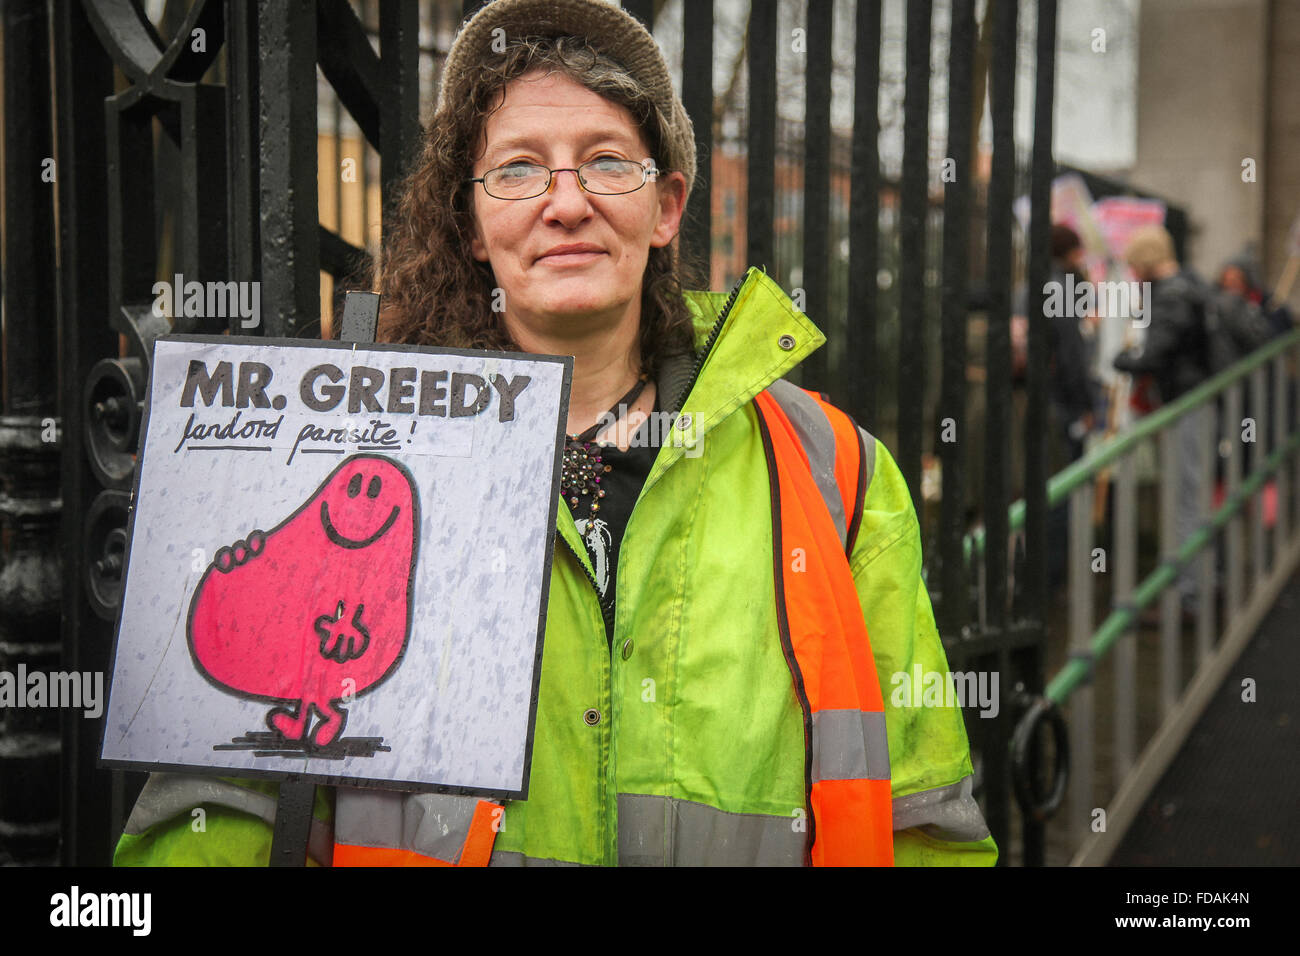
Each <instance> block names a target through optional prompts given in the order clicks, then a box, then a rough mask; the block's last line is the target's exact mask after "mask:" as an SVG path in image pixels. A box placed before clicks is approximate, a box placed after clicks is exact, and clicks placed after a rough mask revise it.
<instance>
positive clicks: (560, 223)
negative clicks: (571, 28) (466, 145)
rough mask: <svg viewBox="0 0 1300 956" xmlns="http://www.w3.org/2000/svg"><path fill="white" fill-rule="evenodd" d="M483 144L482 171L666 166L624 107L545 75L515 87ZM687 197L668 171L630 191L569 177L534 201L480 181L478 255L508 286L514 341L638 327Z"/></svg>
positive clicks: (478, 170) (477, 166)
mask: <svg viewBox="0 0 1300 956" xmlns="http://www.w3.org/2000/svg"><path fill="white" fill-rule="evenodd" d="M483 144H484V148H483V152H482V153H481V154H480V155H479V157H478V159H477V160H476V161H475V163H474V169H473V173H472V175H474V176H482V175H483V174H484V173H485V172H487V171H488V170H489V169H494V168H496V167H497V166H504V165H506V164H507V163H511V162H532V163H537V164H538V165H542V166H548V167H550V168H552V169H556V168H576V167H578V166H581V165H582V164H583V163H585V162H588V161H589V160H592V159H596V158H597V157H601V156H616V157H619V158H622V159H630V160H634V161H636V162H640V161H641V160H643V159H646V158H653V159H654V160H656V162H657V163H662V161H663V160H662V158H661V157H658V156H655V157H650V153H649V151H648V147H647V146H646V142H645V138H644V137H643V136H642V134H641V131H640V129H639V128H638V127H637V126H636V124H635V122H634V121H633V118H632V115H631V113H629V112H628V111H627V109H625V108H624V107H623V106H620V105H618V104H616V103H613V102H611V101H609V100H607V99H605V98H604V97H602V96H599V95H598V94H596V93H593V92H591V91H590V90H588V89H586V88H585V87H583V86H582V85H580V84H578V83H576V82H574V81H573V80H571V79H569V78H568V77H567V76H565V75H563V74H561V73H544V72H541V71H535V72H532V73H528V74H525V75H524V76H521V77H519V78H518V79H515V80H513V81H511V82H510V83H509V84H508V85H507V86H506V91H505V98H504V100H503V102H502V104H501V107H500V108H499V109H497V110H496V111H495V112H494V113H492V114H491V115H490V116H489V117H488V119H487V122H486V124H485V127H484V137H483ZM685 195H686V179H685V177H684V176H683V175H682V174H681V173H666V174H660V176H659V183H658V184H656V183H654V182H647V183H646V185H645V186H643V187H642V188H640V189H639V190H637V191H636V192H633V193H625V194H623V195H620V196H600V195H596V194H593V193H588V192H586V191H584V190H583V189H582V188H581V187H580V186H579V185H578V178H577V175H576V174H574V173H568V172H565V173H556V174H555V175H554V176H553V177H552V181H551V188H550V191H549V192H546V193H544V194H542V195H541V196H537V197H535V198H533V199H523V200H504V199H496V198H494V197H492V196H489V195H487V193H486V192H484V190H483V187H482V186H481V185H480V184H475V186H474V204H473V214H474V222H475V237H474V239H473V241H472V242H471V250H472V252H473V255H474V258H476V259H478V260H479V261H480V262H487V263H489V264H490V265H491V266H492V273H493V275H494V276H495V278H496V283H497V285H498V286H499V287H500V288H501V289H502V290H504V293H505V320H506V327H507V329H508V330H509V331H510V332H511V334H512V335H513V336H514V337H515V340H516V341H517V342H519V343H520V345H521V346H523V347H525V348H527V345H526V341H527V340H528V339H531V338H534V337H537V336H545V337H547V338H554V337H560V338H583V337H585V336H587V335H590V334H592V333H598V332H600V331H601V330H607V329H612V328H614V327H617V326H619V325H620V324H622V323H627V322H630V323H633V324H635V323H637V322H638V321H639V318H640V302H641V281H642V276H643V275H644V273H645V267H646V259H647V257H648V256H649V253H650V249H651V247H660V246H666V245H668V243H669V242H671V241H672V238H673V236H675V235H676V234H677V229H678V224H679V222H680V220H681V214H682V207H683V204H684V202H685ZM566 247H579V248H578V249H576V250H575V249H570V248H566ZM521 333H522V334H521Z"/></svg>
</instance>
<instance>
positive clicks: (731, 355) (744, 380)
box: [558, 267, 826, 574]
mask: <svg viewBox="0 0 1300 956" xmlns="http://www.w3.org/2000/svg"><path fill="white" fill-rule="evenodd" d="M684 294H685V297H686V304H687V306H688V307H689V308H690V310H691V315H692V317H693V318H694V321H695V343H696V354H680V355H673V356H667V357H665V358H664V359H663V361H662V362H661V363H660V368H659V372H658V374H657V375H656V376H655V387H656V389H657V390H658V393H659V395H661V396H664V398H663V402H664V403H665V405H667V404H675V403H676V401H677V399H678V396H680V395H681V394H682V392H683V391H684V390H685V389H686V387H687V386H688V385H689V386H690V390H689V391H688V392H687V393H686V398H685V400H684V401H683V402H682V407H681V408H680V409H677V408H672V409H665V410H666V411H671V412H672V413H674V414H676V413H678V412H680V413H681V417H682V418H685V416H687V415H689V416H690V418H689V419H688V420H687V421H688V422H689V423H688V424H686V426H685V428H684V429H681V434H682V439H681V440H680V441H679V443H677V444H674V443H673V442H672V441H671V440H670V441H666V442H664V444H663V445H662V446H661V447H660V449H659V455H658V457H657V458H656V459H655V463H654V466H653V467H652V468H651V469H650V474H649V476H647V478H646V481H645V485H644V486H643V487H642V488H641V495H644V494H645V493H646V492H647V491H648V490H649V489H650V488H651V486H653V485H654V484H655V482H657V481H658V480H659V479H660V478H661V477H662V476H663V474H664V472H666V471H667V470H668V469H669V468H670V467H672V465H673V464H674V463H675V462H676V461H677V460H678V459H680V458H682V457H683V456H684V455H685V454H686V452H687V450H688V449H687V447H686V446H687V445H693V443H694V442H698V441H701V440H703V438H704V436H705V435H707V434H708V433H709V432H710V431H712V430H713V429H714V428H716V427H717V426H718V425H719V424H720V423H721V422H723V421H725V420H726V418H727V417H728V416H729V415H731V414H732V413H734V412H735V411H736V410H737V409H740V408H742V407H744V406H745V405H746V404H748V403H749V402H750V401H752V400H753V398H754V396H755V395H757V394H758V393H759V392H761V391H763V389H765V388H767V387H768V386H769V385H771V384H772V383H773V382H775V381H776V380H777V379H779V378H780V377H781V376H783V375H785V374H786V373H787V372H789V371H790V370H791V369H792V368H794V367H795V366H796V365H798V364H799V363H800V362H802V361H803V360H804V359H805V358H807V357H808V355H809V354H811V353H812V352H814V351H815V350H816V349H817V348H818V347H820V346H821V345H822V344H823V343H824V342H825V341H826V336H824V335H823V334H822V333H821V331H820V330H819V329H818V328H817V326H816V325H814V324H813V322H812V320H811V319H809V318H808V317H807V316H806V315H804V314H803V313H802V312H800V311H799V310H798V309H796V308H795V307H794V303H792V302H791V301H790V298H789V296H787V295H786V294H785V292H784V291H782V289H781V287H780V286H779V285H777V284H776V283H775V282H774V281H773V280H772V279H771V278H770V277H769V276H768V275H767V273H766V272H764V271H763V270H762V269H756V268H752V267H751V268H750V269H749V270H748V271H747V272H746V273H745V275H744V276H743V277H742V278H741V280H740V281H739V282H738V283H736V285H735V287H734V288H733V289H732V290H731V293H730V294H728V293H726V292H694V291H692V292H686V293H684ZM728 299H732V300H733V301H732V303H731V307H730V308H729V309H728V308H727V300H728ZM724 310H725V312H726V315H725V316H724V315H723V312H724ZM720 319H722V320H723V324H722V328H721V329H720V330H719V331H718V333H717V335H716V336H715V337H714V340H713V344H712V346H711V347H709V348H708V351H707V353H706V352H704V348H705V346H706V345H707V343H708V339H709V336H710V334H711V333H712V331H713V329H714V326H715V325H717V323H718V321H719V320H720ZM787 335H788V336H790V337H791V339H793V345H791V343H790V341H789V340H787V341H786V343H785V344H786V346H788V347H782V344H781V343H782V337H783V336H787ZM697 362H699V363H700V365H699V374H698V375H696V374H695V369H696V363H697ZM692 376H694V382H693V383H692ZM677 433H678V429H674V430H673V435H677ZM638 500H640V499H639V497H638ZM558 525H559V531H560V535H561V537H562V538H564V540H565V541H566V542H567V543H568V545H569V549H570V550H571V551H572V552H573V553H574V555H575V556H577V558H578V561H579V562H581V564H582V566H583V567H584V568H586V569H587V573H588V574H591V573H592V570H591V563H590V560H589V559H588V556H587V551H586V547H585V546H584V545H583V543H582V539H581V537H580V536H579V535H578V529H577V527H576V526H575V524H574V521H573V516H572V514H571V513H570V511H569V508H568V506H567V505H566V504H564V502H563V501H561V503H560V509H559V519H558Z"/></svg>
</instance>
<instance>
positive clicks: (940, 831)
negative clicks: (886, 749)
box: [894, 776, 989, 843]
mask: <svg viewBox="0 0 1300 956" xmlns="http://www.w3.org/2000/svg"><path fill="white" fill-rule="evenodd" d="M974 784H975V780H974V778H973V777H970V776H966V777H963V778H962V779H961V780H959V781H957V782H956V783H950V784H948V785H947V786H944V787H935V788H934V789H932V790H922V791H921V792H919V793H909V794H908V795H907V796H905V797H895V798H894V829H895V830H907V829H910V828H912V827H920V828H921V832H922V833H925V834H926V835H927V836H932V837H934V838H935V839H936V840H947V841H949V842H951V843H975V842H977V841H979V840H983V839H984V838H985V837H986V836H988V835H989V828H988V826H987V825H986V824H985V823H984V815H983V814H982V813H980V808H979V804H978V803H976V802H975V798H974V797H973V796H972V795H971V793H972V790H973V788H974Z"/></svg>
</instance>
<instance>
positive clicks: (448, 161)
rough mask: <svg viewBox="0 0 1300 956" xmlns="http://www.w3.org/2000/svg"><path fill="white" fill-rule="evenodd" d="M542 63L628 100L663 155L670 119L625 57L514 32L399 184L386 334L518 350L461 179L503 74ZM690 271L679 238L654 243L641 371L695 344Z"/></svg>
mask: <svg viewBox="0 0 1300 956" xmlns="http://www.w3.org/2000/svg"><path fill="white" fill-rule="evenodd" d="M538 67H547V68H549V69H551V70H553V71H558V72H562V73H564V74H565V75H567V76H569V77H571V78H572V79H573V80H575V81H576V82H578V83H580V84H582V85H583V86H584V87H586V88H587V89H589V90H591V91H592V92H594V93H597V94H599V95H600V96H603V97H605V98H606V99H608V100H610V101H611V102H614V103H618V104H620V105H621V106H623V107H625V108H627V110H628V111H629V112H630V113H631V114H632V116H633V118H634V119H635V120H636V122H637V123H638V124H639V125H640V127H641V129H642V131H643V133H644V134H645V136H646V140H647V143H648V144H649V147H650V150H651V155H652V156H656V157H659V156H662V155H663V152H662V143H663V137H662V135H661V130H662V129H663V128H664V126H665V122H664V119H663V117H662V116H661V115H660V111H659V110H658V109H657V108H656V106H655V105H654V103H652V102H651V101H650V100H649V99H648V98H647V97H646V96H645V95H644V94H643V93H642V91H641V90H640V89H639V88H638V86H637V84H636V81H635V80H634V79H633V78H632V77H631V76H630V75H628V73H627V72H626V71H625V70H624V69H623V68H622V67H621V66H619V65H618V64H617V63H615V62H614V61H613V60H611V59H609V58H608V57H606V56H604V55H603V54H601V53H599V52H598V51H596V50H595V49H593V48H592V47H591V46H590V45H589V44H588V43H587V42H586V41H584V40H583V39H581V38H579V37H558V38H551V37H540V38H539V37H526V38H516V39H514V40H512V41H511V42H510V43H509V44H508V45H507V46H506V49H505V51H504V53H503V54H502V56H501V57H500V58H499V59H495V62H493V63H484V64H483V65H482V66H481V67H480V68H479V73H478V75H477V76H476V77H475V78H474V82H473V83H472V84H471V89H470V95H469V97H468V102H463V103H460V104H454V105H451V106H450V107H449V108H447V109H445V110H443V111H442V112H440V113H439V114H438V115H436V116H435V117H434V119H433V122H432V123H431V124H430V126H429V129H428V130H427V131H426V132H425V135H424V140H423V145H422V148H421V152H420V156H419V159H418V161H417V163H416V165H415V169H414V171H413V172H412V173H411V174H410V175H409V176H408V177H407V178H406V181H405V182H404V183H403V185H402V188H401V190H400V193H399V197H400V198H399V199H398V202H397V204H396V207H395V213H396V217H397V219H396V222H397V225H396V228H394V229H393V230H392V231H391V234H390V236H389V238H388V240H387V242H386V244H385V246H384V247H383V249H382V252H381V255H382V259H381V261H380V262H379V263H378V264H377V270H376V272H377V274H378V275H379V276H380V280H379V283H378V286H379V291H380V293H381V294H382V296H383V298H382V300H381V301H382V303H383V305H382V308H381V311H380V319H379V336H378V338H379V341H381V342H404V343H410V344H417V345H440V346H448V347H454V348H480V349H495V350H500V351H521V349H520V348H519V346H518V345H517V344H516V343H515V342H514V341H513V340H512V338H511V336H510V333H509V332H508V331H507V329H506V326H505V322H504V321H503V316H502V314H501V313H499V312H495V311H493V309H492V297H493V289H494V288H495V286H496V282H495V281H494V280H493V277H492V269H491V267H490V266H489V265H488V264H487V263H485V262H479V261H478V260H476V259H475V258H474V257H473V255H472V254H471V253H470V240H471V238H472V237H473V235H474V226H473V214H472V212H471V211H470V203H469V201H468V190H467V189H466V188H465V186H464V180H465V179H466V177H467V175H468V174H467V172H466V171H467V170H469V169H471V168H472V165H473V162H474V159H475V156H474V155H473V153H472V150H473V148H474V147H475V146H476V145H477V144H478V143H479V142H480V139H481V136H482V132H483V127H484V124H485V122H486V120H487V117H488V116H489V115H490V114H491V113H492V112H494V111H495V110H496V109H497V108H499V106H500V105H501V101H502V100H503V99H504V94H505V87H506V84H507V83H509V82H510V81H511V80H513V79H515V78H516V77H519V76H522V75H523V74H525V73H528V72H530V71H532V70H535V69H537V68H538ZM684 272H685V273H686V274H687V278H688V281H691V282H692V283H694V282H695V281H696V277H695V274H694V270H693V269H691V268H690V267H689V266H684V265H683V264H682V262H681V261H680V257H679V255H678V251H677V241H676V239H674V241H673V242H671V243H669V244H668V245H667V246H664V247H662V248H652V249H650V252H649V258H648V261H647V262H646V269H645V274H644V277H643V279H642V283H641V329H640V348H641V371H643V372H645V373H646V374H649V375H653V374H654V373H655V372H656V371H657V370H658V368H659V364H660V360H661V359H662V357H664V356H667V355H672V354H676V353H680V352H686V351H692V350H693V349H694V345H695V334H694V328H693V324H692V320H691V314H690V311H689V310H688V309H687V307H686V303H685V301H684V300H683V298H682V288H683V286H682V283H683V273H684Z"/></svg>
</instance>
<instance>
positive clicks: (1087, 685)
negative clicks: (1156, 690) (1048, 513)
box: [1067, 482, 1096, 848]
mask: <svg viewBox="0 0 1300 956" xmlns="http://www.w3.org/2000/svg"><path fill="white" fill-rule="evenodd" d="M1093 491H1094V486H1093V484H1092V483H1091V482H1089V483H1087V484H1082V485H1079V486H1078V487H1077V488H1075V489H1074V490H1073V491H1072V492H1071V493H1070V542H1071V544H1072V547H1071V548H1070V555H1069V562H1068V572H1067V573H1068V574H1069V582H1070V591H1069V594H1070V636H1069V647H1070V660H1071V661H1072V662H1077V666H1081V667H1084V668H1086V672H1087V674H1088V677H1087V679H1086V680H1085V681H1084V682H1083V683H1082V684H1080V685H1079V687H1078V688H1077V689H1076V690H1075V692H1074V693H1073V694H1072V695H1071V697H1070V720H1069V728H1070V764H1071V768H1072V772H1073V780H1072V781H1071V782H1070V803H1069V807H1070V815H1069V817H1068V820H1067V829H1068V835H1069V843H1070V846H1071V847H1072V848H1073V847H1075V846H1077V845H1078V844H1079V842H1080V841H1081V838H1082V836H1083V835H1084V834H1086V833H1087V831H1088V825H1089V824H1090V823H1091V821H1092V811H1093V809H1094V808H1095V806H1096V804H1095V803H1094V802H1093V738H1094V732H1095V731H1094V715H1093V703H1094V701H1093V696H1094V693H1093V686H1092V675H1093V674H1094V673H1095V665H1096V658H1095V656H1094V654H1093V650H1092V646H1091V638H1092V630H1093V629H1092V601H1093V597H1092V585H1093V577H1092V569H1091V568H1090V566H1089V554H1090V552H1091V551H1092V503H1093Z"/></svg>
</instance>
